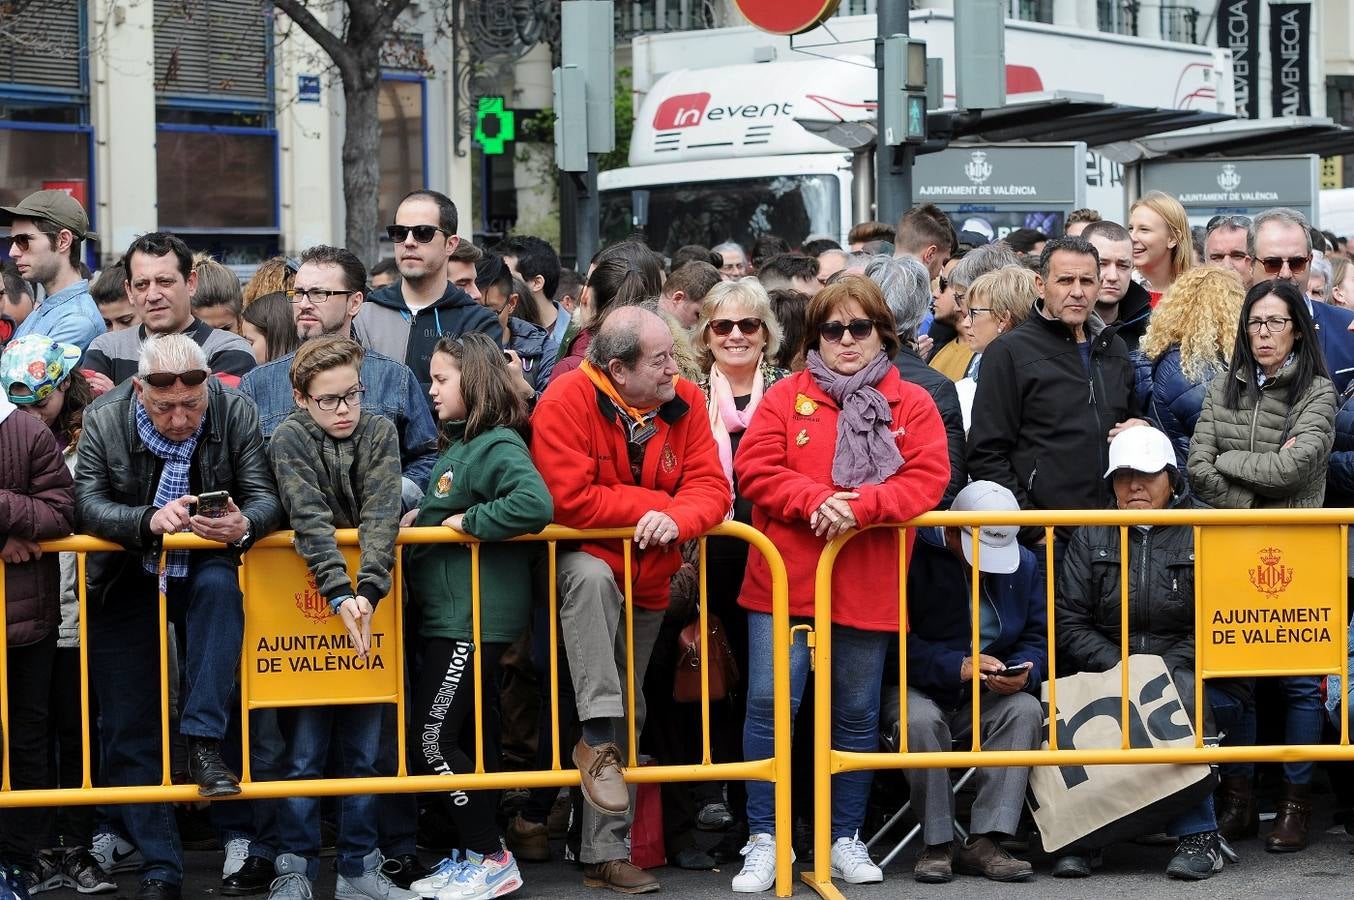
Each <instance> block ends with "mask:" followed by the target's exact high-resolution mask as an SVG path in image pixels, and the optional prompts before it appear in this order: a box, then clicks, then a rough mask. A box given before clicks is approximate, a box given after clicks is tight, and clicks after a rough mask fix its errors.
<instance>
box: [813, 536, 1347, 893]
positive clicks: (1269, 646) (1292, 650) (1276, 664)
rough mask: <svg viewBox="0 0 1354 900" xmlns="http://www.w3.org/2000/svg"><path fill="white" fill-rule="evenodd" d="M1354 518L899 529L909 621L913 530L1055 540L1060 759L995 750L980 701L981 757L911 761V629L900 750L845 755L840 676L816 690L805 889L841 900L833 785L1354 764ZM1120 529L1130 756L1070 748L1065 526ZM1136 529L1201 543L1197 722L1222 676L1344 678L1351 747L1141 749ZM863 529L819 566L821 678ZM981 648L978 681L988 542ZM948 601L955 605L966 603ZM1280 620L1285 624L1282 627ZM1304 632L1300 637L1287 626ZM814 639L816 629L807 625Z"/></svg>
mask: <svg viewBox="0 0 1354 900" xmlns="http://www.w3.org/2000/svg"><path fill="white" fill-rule="evenodd" d="M1352 517H1354V511H1351V510H1348V509H1307V510H1214V509H1179V510H1175V509H1167V510H1153V511H1141V512H1140V511H1131V512H1130V511H1119V510H1101V511H1090V510H1084V511H1083V510H1060V511H1048V510H1039V511H1021V512H981V513H972V512H935V513H927V514H926V515H923V516H920V517H918V518H917V519H915V520H913V521H911V522H908V523H903V524H898V525H879V526H874V527H876V528H891V529H896V530H897V532H898V535H899V541H898V546H899V584H898V596H897V602H898V612H899V621H900V623H906V622H907V620H908V614H907V607H908V588H907V566H906V562H907V561H906V557H905V547H906V545H905V541H904V539H903V535H904V532H905V530H906V529H909V528H918V527H927V526H936V527H946V526H948V527H959V526H972V527H974V528H978V527H979V526H982V525H995V526H1011V525H1015V526H1020V527H1031V526H1033V527H1038V528H1041V529H1043V531H1044V543H1043V546H1042V547H1041V548H1040V549H1039V550H1038V552H1039V553H1040V554H1042V555H1043V559H1042V562H1043V563H1044V564H1045V570H1046V572H1047V581H1046V584H1045V588H1046V598H1045V600H1046V608H1047V616H1048V622H1047V641H1048V665H1047V668H1046V672H1045V680H1046V684H1047V687H1048V709H1049V711H1050V712H1049V715H1048V733H1047V741H1048V744H1049V746H1048V748H1047V749H1033V750H1000V751H998V750H988V751H985V750H982V748H981V735H982V729H981V727H980V706H979V702H980V694H981V692H980V691H971V692H970V693H971V699H970V707H971V714H972V719H971V732H972V746H971V749H969V750H954V751H942V752H926V753H920V752H919V753H908V752H907V751H906V748H907V690H906V685H907V629H906V627H905V626H904V627H901V628H900V629H899V632H898V671H897V677H898V684H899V685H900V689H899V719H900V734H901V739H900V741H899V745H900V752H897V753H885V752H860V751H844V750H837V749H834V748H833V747H832V679H831V677H830V675H828V674H824V677H820V678H818V679H817V680H816V681H815V687H814V690H815V694H814V696H815V701H814V764H813V767H814V815H815V822H814V865H813V868H812V870H811V871H806V872H803V873H802V878H803V880H804V881H805V883H807V884H808V885H809V886H810V887H812V888H813V889H814V890H815V891H816V892H818V893H819V894H820V895H822V896H823V897H829V898H837V897H841V896H842V895H841V893H840V892H839V891H838V890H837V888H836V887H835V886H834V885H833V883H832V879H831V870H830V845H831V834H832V776H833V775H836V774H841V773H844V772H854V771H864V770H876V769H915V768H956V769H968V768H972V767H982V766H1091V765H1115V764H1144V763H1171V764H1181V763H1223V762H1252V761H1254V762H1259V761H1276V762H1291V761H1322V760H1354V748H1351V747H1350V744H1349V704H1348V699H1347V694H1348V691H1349V686H1348V677H1347V674H1346V667H1347V659H1348V647H1349V643H1348V640H1349V635H1348V628H1349V610H1348V608H1347V600H1346V560H1347V558H1348V557H1347V553H1348V544H1349V522H1350V521H1351V518H1352ZM1093 525H1101V526H1111V527H1114V528H1116V529H1117V530H1118V533H1119V546H1120V565H1119V571H1120V585H1119V590H1120V604H1119V605H1120V610H1119V612H1120V623H1119V625H1120V636H1121V639H1120V654H1121V656H1120V672H1121V678H1122V683H1121V690H1120V698H1121V704H1122V705H1121V708H1120V716H1119V720H1118V721H1119V723H1120V730H1121V732H1122V733H1123V743H1122V746H1121V747H1119V748H1113V749H1093V750H1077V749H1065V748H1060V747H1059V746H1058V715H1057V709H1058V703H1057V686H1056V685H1057V682H1056V679H1055V677H1054V676H1055V674H1056V673H1057V635H1056V628H1055V620H1056V598H1057V592H1056V590H1055V587H1054V579H1055V577H1056V572H1055V568H1054V533H1055V529H1059V530H1061V529H1067V528H1072V527H1076V526H1093ZM1134 525H1152V526H1168V525H1173V526H1184V527H1189V528H1192V529H1193V533H1194V603H1195V667H1194V679H1195V683H1194V697H1195V699H1194V717H1193V721H1194V722H1195V723H1202V722H1203V721H1204V715H1203V704H1204V702H1205V691H1204V687H1203V683H1204V681H1205V680H1207V679H1212V678H1222V677H1277V676H1286V675H1318V676H1319V675H1340V676H1342V677H1345V682H1346V684H1345V692H1346V696H1345V697H1344V698H1342V703H1341V709H1340V742H1339V743H1338V744H1313V745H1283V746H1251V747H1231V746H1205V745H1204V742H1203V738H1204V734H1203V732H1204V729H1203V727H1202V726H1200V727H1196V728H1194V735H1195V736H1194V742H1193V746H1192V747H1169V748H1168V747H1161V748H1142V747H1130V746H1129V729H1128V728H1124V727H1122V723H1124V722H1128V721H1130V720H1129V699H1130V691H1129V666H1128V658H1129V655H1130V635H1129V599H1128V592H1129V568H1130V567H1129V564H1128V563H1129V554H1128V546H1129V545H1128V541H1129V529H1130V528H1131V527H1133V526H1134ZM863 530H868V529H862V530H860V531H852V532H848V533H847V534H845V535H842V536H840V537H838V538H836V539H835V540H833V541H831V542H830V543H829V544H828V545H827V546H826V547H825V548H824V550H823V553H822V556H821V557H820V559H819V563H818V570H817V575H816V580H817V584H816V591H815V594H816V606H815V611H814V613H815V615H814V625H813V632H812V634H811V635H810V638H811V640H810V641H809V652H810V654H811V657H810V658H811V661H812V665H813V667H814V670H815V671H816V672H818V673H830V672H831V666H832V574H833V567H834V565H835V563H836V561H837V558H838V556H839V555H840V554H841V552H842V550H843V548H845V547H846V546H847V544H848V543H849V542H850V541H851V540H852V538H854V537H855V536H856V535H858V534H860V533H862V531H863ZM973 548H974V549H973V553H974V559H973V566H972V578H971V582H970V585H971V595H970V598H969V605H970V613H971V623H970V625H971V635H972V637H971V647H972V654H973V665H972V668H973V671H974V672H975V673H976V672H977V671H979V667H978V654H979V650H978V648H979V639H978V636H979V633H980V630H979V629H980V622H979V611H980V609H979V603H978V600H979V597H980V594H979V590H980V587H979V585H980V581H979V578H980V575H979V571H978V566H979V560H980V559H981V544H980V542H979V541H977V540H974V542H973ZM955 601H956V598H951V597H946V598H943V602H947V603H953V602H955ZM1274 623H1278V624H1274ZM1290 623H1292V624H1296V625H1298V626H1299V627H1297V628H1289V627H1288V624H1290ZM798 627H800V628H803V627H805V626H798Z"/></svg>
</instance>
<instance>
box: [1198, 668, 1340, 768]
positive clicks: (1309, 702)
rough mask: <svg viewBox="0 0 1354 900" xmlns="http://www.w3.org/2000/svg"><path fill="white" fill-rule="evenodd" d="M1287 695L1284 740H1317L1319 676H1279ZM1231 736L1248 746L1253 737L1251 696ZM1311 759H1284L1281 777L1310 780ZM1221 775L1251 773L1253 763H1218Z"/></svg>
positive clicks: (1320, 712) (1320, 718) (1236, 742)
mask: <svg viewBox="0 0 1354 900" xmlns="http://www.w3.org/2000/svg"><path fill="white" fill-rule="evenodd" d="M1279 683H1280V684H1281V685H1283V689H1284V694H1285V695H1286V696H1287V700H1288V702H1287V704H1285V710H1284V714H1285V718H1284V743H1285V744H1319V743H1321V729H1322V722H1323V717H1324V716H1325V710H1324V709H1323V708H1322V706H1321V678H1320V677H1319V676H1316V675H1290V676H1287V677H1283V678H1280V679H1279ZM1234 735H1235V739H1234V740H1229V741H1228V742H1227V743H1228V744H1231V745H1233V746H1238V747H1252V746H1254V745H1255V740H1256V721H1255V700H1254V698H1252V699H1251V702H1250V703H1248V704H1247V705H1246V708H1245V709H1244V710H1243V711H1242V713H1241V717H1240V720H1239V721H1238V722H1237V726H1236V730H1235V732H1234ZM1314 768H1315V763H1312V762H1286V763H1284V764H1283V778H1284V781H1287V782H1288V783H1289V784H1308V783H1310V782H1311V780H1312V770H1313V769H1314ZM1222 774H1223V775H1244V776H1246V777H1247V778H1250V777H1251V776H1252V775H1254V774H1255V764H1254V763H1232V764H1230V765H1226V766H1223V767H1222Z"/></svg>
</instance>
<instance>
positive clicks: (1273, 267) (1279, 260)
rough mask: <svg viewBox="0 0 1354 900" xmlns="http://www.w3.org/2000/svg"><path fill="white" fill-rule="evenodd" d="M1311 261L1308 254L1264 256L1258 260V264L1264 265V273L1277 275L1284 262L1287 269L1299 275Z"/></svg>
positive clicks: (1281, 269)
mask: <svg viewBox="0 0 1354 900" xmlns="http://www.w3.org/2000/svg"><path fill="white" fill-rule="evenodd" d="M1311 261H1312V258H1311V257H1310V256H1289V257H1286V258H1285V257H1282V256H1266V257H1265V258H1264V259H1261V260H1258V262H1259V263H1260V265H1262V266H1264V267H1265V274H1266V275H1278V274H1279V273H1280V272H1282V271H1283V267H1284V263H1287V264H1288V271H1290V272H1292V273H1293V274H1294V275H1301V274H1302V273H1303V272H1305V271H1307V264H1308V263H1310V262H1311Z"/></svg>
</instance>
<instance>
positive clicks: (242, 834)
mask: <svg viewBox="0 0 1354 900" xmlns="http://www.w3.org/2000/svg"><path fill="white" fill-rule="evenodd" d="M233 706H234V709H235V710H238V709H239V706H240V704H239V702H238V697H237V698H236V699H235V700H234V701H233ZM277 715H278V711H277V710H276V709H255V710H251V711H250V713H249V776H250V778H251V779H252V780H253V781H279V780H281V778H282V775H283V772H282V768H283V766H284V764H285V763H284V759H285V756H286V744H285V742H284V741H283V740H282V733H281V732H280V731H279V730H278V726H277ZM240 749H241V747H240V717H239V715H238V713H233V714H232V715H231V717H230V727H229V728H228V729H227V731H226V737H225V740H223V741H222V742H221V756H222V758H223V759H224V760H225V762H226V765H228V766H230V767H231V768H233V769H235V771H240V769H239V768H238V767H239V765H240ZM278 802H279V801H277V800H234V801H232V802H230V803H213V804H212V806H211V822H212V827H213V828H215V829H216V830H217V832H218V833H219V834H220V837H221V846H223V847H224V846H225V845H226V844H227V843H228V842H229V841H231V840H233V839H235V838H244V839H245V840H247V841H249V855H250V856H257V857H259V858H260V859H266V860H268V861H270V862H271V861H272V860H273V859H274V858H275V857H276V856H277V849H276V845H277V804H278Z"/></svg>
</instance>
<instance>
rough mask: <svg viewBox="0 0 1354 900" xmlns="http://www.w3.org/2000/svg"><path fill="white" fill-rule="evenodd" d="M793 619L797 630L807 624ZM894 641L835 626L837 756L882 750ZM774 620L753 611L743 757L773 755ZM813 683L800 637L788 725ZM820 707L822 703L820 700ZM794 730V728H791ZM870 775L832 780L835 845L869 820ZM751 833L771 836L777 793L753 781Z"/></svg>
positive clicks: (887, 635) (793, 657) (793, 659)
mask: <svg viewBox="0 0 1354 900" xmlns="http://www.w3.org/2000/svg"><path fill="white" fill-rule="evenodd" d="M807 622H808V620H807V619H795V620H793V622H792V624H801V623H807ZM896 639H897V635H895V634H894V633H892V632H885V631H861V630H859V629H856V628H849V627H847V626H845V625H833V626H832V746H833V748H834V749H837V750H861V751H867V752H868V751H873V750H878V749H879V687H880V683H881V682H882V680H883V677H884V654H885V652H886V651H887V650H888V646H889V641H891V640H896ZM771 646H772V631H771V616H770V615H769V614H767V613H758V612H749V613H748V670H749V671H748V714H747V719H746V721H745V722H744V725H743V758H744V759H766V758H767V757H769V756H771V755H772V754H773V753H774V752H775V741H774V734H775V724H776V722H775V700H774V697H775V692H774V685H773V683H772V682H773V679H772V660H771V656H772V654H771ZM808 677H809V650H808V646H807V645H806V644H805V643H804V642H803V641H802V640H800V639H799V638H798V636H796V639H795V641H794V643H792V644H791V645H790V721H791V722H793V721H794V717H795V714H796V713H797V712H798V711H799V701H800V699H801V698H802V697H803V695H804V685H805V683H806V682H807V681H808ZM818 702H822V698H821V697H820V698H818ZM786 724H787V725H789V724H790V723H786ZM873 780H874V773H873V772H847V773H844V774H841V775H834V776H832V840H834V841H835V840H837V839H838V838H841V837H853V836H854V835H855V834H856V832H858V831H859V830H860V826H861V824H862V823H863V822H864V821H865V805H866V802H867V801H868V800H869V796H870V784H871V783H872V782H873ZM747 790H748V833H749V834H774V833H775V831H776V825H775V813H776V803H775V788H774V787H773V786H772V785H771V784H770V783H769V782H765V781H749V782H748V783H747Z"/></svg>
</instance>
